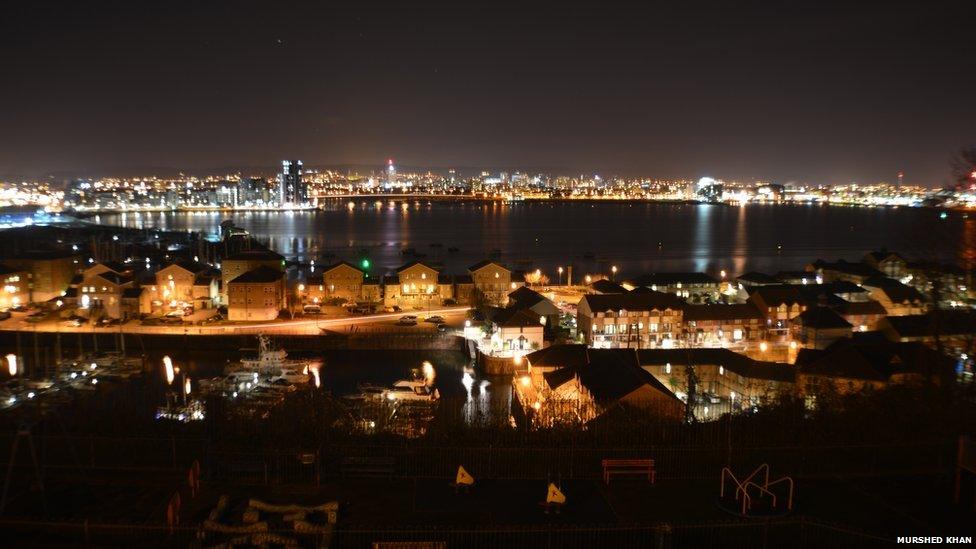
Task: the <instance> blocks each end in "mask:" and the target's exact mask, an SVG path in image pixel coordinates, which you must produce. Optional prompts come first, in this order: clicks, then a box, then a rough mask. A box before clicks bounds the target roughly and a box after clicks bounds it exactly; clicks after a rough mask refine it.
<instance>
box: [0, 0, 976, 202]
mask: <svg viewBox="0 0 976 549" xmlns="http://www.w3.org/2000/svg"><path fill="white" fill-rule="evenodd" d="M251 7H252V6H249V5H235V9H234V10H233V11H231V10H227V9H225V8H223V7H221V6H193V9H192V10H189V11H187V10H184V9H182V7H181V6H177V5H173V6H167V7H155V8H152V9H147V8H145V7H144V6H130V5H125V4H119V5H115V6H106V7H105V8H106V9H88V8H85V9H78V8H75V7H72V6H53V5H43V4H40V5H39V4H36V3H32V4H30V5H21V6H17V7H15V8H12V9H11V10H9V14H8V15H9V16H8V17H5V21H4V23H2V25H3V27H4V29H3V30H4V32H3V33H2V34H0V36H2V37H0V41H2V42H0V43H2V44H3V46H4V47H3V51H4V53H3V54H0V66H2V68H3V72H4V74H5V75H7V78H6V79H5V80H6V81H7V82H8V85H7V86H4V88H3V89H2V90H0V100H2V102H3V104H4V105H6V107H5V109H4V113H3V114H2V115H0V117H2V118H0V121H2V122H3V126H4V127H5V129H6V131H5V132H4V134H3V137H0V145H2V146H0V173H3V174H7V175H8V176H17V175H20V176H38V175H43V174H48V173H52V172H55V173H60V172H66V171H67V172H71V171H74V172H78V171H126V170H132V169H140V168H147V167H170V166H171V167H173V168H174V169H177V170H180V169H182V170H187V171H194V170H204V169H210V168H214V167H217V166H233V165H241V164H258V165H272V164H273V163H274V162H275V161H277V159H279V158H286V157H289V156H295V157H300V158H303V159H304V160H305V161H306V162H307V164H308V165H309V166H318V165H341V164H359V165H363V164H367V165H371V164H373V163H377V164H378V163H379V162H380V161H381V160H380V159H385V158H387V157H390V156H392V157H394V158H396V159H397V161H398V164H402V165H404V166H443V167H445V168H446V167H450V166H486V167H493V166H497V167H502V166H511V167H515V166H527V167H531V166H542V167H551V169H553V170H560V171H561V172H563V173H566V174H574V173H591V174H592V173H600V174H606V175H620V176H625V177H633V176H651V177H661V178H685V177H694V178H696V177H700V176H705V175H711V176H714V177H723V178H725V179H730V180H732V179H735V180H755V179H763V180H772V181H776V182H780V183H789V182H800V183H849V182H851V181H857V182H862V183H868V182H876V181H885V180H887V181H893V180H894V179H895V178H896V177H897V174H898V173H899V172H903V173H904V174H905V177H904V182H905V183H906V184H921V185H926V186H931V187H935V186H941V185H942V184H944V183H947V182H948V180H949V177H950V176H949V173H950V170H949V168H948V163H949V159H950V158H951V156H952V155H953V154H954V153H955V152H956V151H957V150H959V149H960V148H962V147H965V146H967V145H970V144H971V143H972V142H973V141H976V136H974V132H973V130H972V128H971V127H968V126H967V125H966V124H965V123H964V122H961V121H964V120H967V119H970V118H971V116H972V114H974V106H973V104H972V102H971V101H970V100H968V98H967V90H969V89H971V87H972V84H973V83H974V82H973V79H974V78H976V76H974V74H973V72H972V71H967V70H965V67H966V66H967V64H966V63H967V60H968V59H969V58H970V57H971V54H972V51H973V47H974V46H973V45H972V44H971V43H970V41H968V40H967V39H966V36H967V29H966V23H965V21H966V20H967V18H966V17H965V15H966V13H967V9H966V8H967V5H966V4H964V3H939V4H938V5H927V6H923V5H915V4H899V5H894V6H892V5H888V6H885V7H884V8H881V7H876V6H863V5H861V6H848V5H846V4H843V5H842V4H818V5H817V6H816V7H813V6H809V7H805V6H778V7H769V6H763V5H758V4H757V5H745V6H736V7H735V9H734V10H733V9H731V8H726V9H705V8H704V7H703V6H686V7H685V6H682V7H678V6H667V7H653V6H643V7H636V6H604V7H594V6H591V7H587V8H574V9H555V8H549V7H547V6H542V5H536V6H532V7H526V8H524V9H522V10H520V11H519V12H518V13H517V14H512V13H510V12H509V11H508V10H504V9H501V8H478V7H476V6H437V5H435V4H423V5H420V6H410V7H396V6H391V7H356V8H352V7H323V6H314V7H308V6H295V7H290V8H289V9H282V10H267V9H265V10H256V9H248V8H251ZM37 20H43V21H44V22H45V24H44V25H32V24H30V22H31V21H37ZM240 29H246V31H247V32H243V33H242V32H241V30H240ZM282 74H289V75H292V77H291V78H282V77H281V75H282ZM251 159H253V160H251Z"/></svg>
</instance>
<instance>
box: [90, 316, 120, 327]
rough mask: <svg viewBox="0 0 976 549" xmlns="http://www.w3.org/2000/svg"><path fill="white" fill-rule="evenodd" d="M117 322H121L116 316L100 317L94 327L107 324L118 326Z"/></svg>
mask: <svg viewBox="0 0 976 549" xmlns="http://www.w3.org/2000/svg"><path fill="white" fill-rule="evenodd" d="M119 324H122V321H121V320H119V319H118V318H102V319H100V320H99V321H98V322H96V323H95V327H97V328H108V327H109V326H118V325H119Z"/></svg>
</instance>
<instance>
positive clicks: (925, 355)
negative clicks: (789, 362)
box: [795, 340, 951, 381]
mask: <svg viewBox="0 0 976 549" xmlns="http://www.w3.org/2000/svg"><path fill="white" fill-rule="evenodd" d="M949 363H951V359H949V358H948V357H945V356H943V355H941V354H939V353H938V351H935V350H933V349H929V348H928V347H926V346H925V345H922V344H921V343H893V342H883V343H861V342H857V341H853V340H841V341H838V342H837V343H834V344H833V345H831V346H830V347H827V348H826V349H824V350H815V349H801V350H800V352H799V354H798V355H797V357H796V364H795V366H796V367H797V369H798V370H799V371H800V372H801V373H803V374H807V375H818V376H825V377H841V378H851V379H865V380H874V381H887V380H888V379H889V378H890V377H891V376H892V375H896V374H913V373H914V374H919V373H923V372H925V371H926V370H927V369H929V368H931V370H932V371H933V372H935V371H939V369H941V368H944V367H946V366H947V365H948V364H949Z"/></svg>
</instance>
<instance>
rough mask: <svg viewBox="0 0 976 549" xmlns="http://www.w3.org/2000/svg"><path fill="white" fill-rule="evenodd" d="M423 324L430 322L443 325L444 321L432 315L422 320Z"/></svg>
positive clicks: (438, 316) (442, 318)
mask: <svg viewBox="0 0 976 549" xmlns="http://www.w3.org/2000/svg"><path fill="white" fill-rule="evenodd" d="M424 322H432V323H434V324H444V322H445V321H444V317H442V316H440V315H432V316H428V317H427V318H426V319H424Z"/></svg>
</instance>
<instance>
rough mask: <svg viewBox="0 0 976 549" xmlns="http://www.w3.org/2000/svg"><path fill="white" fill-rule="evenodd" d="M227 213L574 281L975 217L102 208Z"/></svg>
mask: <svg viewBox="0 0 976 549" xmlns="http://www.w3.org/2000/svg"><path fill="white" fill-rule="evenodd" d="M350 204H353V206H352V207H350ZM228 218H231V219H233V220H234V221H235V222H236V223H237V224H239V225H241V226H243V227H244V228H246V229H247V230H248V231H249V232H250V233H251V234H253V235H255V236H256V237H257V238H259V239H261V240H262V241H264V242H266V243H267V244H268V245H270V246H271V247H272V248H274V249H275V250H277V251H279V252H281V253H282V254H284V255H286V256H288V257H292V258H298V259H301V260H308V259H312V258H318V259H342V258H344V259H350V258H352V259H355V258H356V257H358V256H359V255H360V250H363V249H365V250H366V252H367V253H368V254H369V255H370V257H371V259H372V262H373V264H374V265H375V266H376V269H377V270H378V271H380V272H382V271H386V270H390V269H394V268H396V267H398V266H399V265H402V264H403V263H405V262H406V261H408V260H410V259H412V258H413V257H414V256H407V255H404V254H403V253H402V252H403V250H404V249H407V248H413V249H414V250H415V251H416V252H417V253H418V254H422V255H423V256H424V257H423V259H425V260H427V261H430V262H434V263H441V264H443V265H444V267H445V269H446V270H447V271H449V272H452V273H458V274H460V273H464V272H466V269H467V267H468V266H469V265H471V264H473V263H475V262H477V261H480V260H481V259H484V258H485V257H488V256H490V255H492V254H493V252H495V251H497V252H498V253H499V255H498V256H497V257H499V259H501V260H502V261H504V262H506V263H508V264H509V265H511V266H512V267H514V268H524V269H529V268H532V269H534V268H542V269H543V270H545V271H548V272H550V273H551V274H552V275H553V276H554V271H555V268H556V266H559V265H569V264H572V265H573V266H574V278H575V279H576V280H579V279H580V278H581V277H582V276H583V275H584V274H587V273H602V272H606V271H607V270H608V269H609V266H610V265H611V264H615V265H617V266H618V267H619V268H620V270H621V272H622V273H623V275H630V274H632V273H637V272H645V271H691V270H694V271H706V272H711V273H717V272H719V271H720V270H726V271H728V272H729V273H730V274H737V273H742V272H744V271H747V270H761V271H778V270H790V269H799V268H802V267H803V266H804V265H805V264H807V263H809V262H811V261H813V260H814V259H817V258H824V259H835V258H840V259H848V260H859V259H860V258H861V257H863V255H864V254H865V253H866V252H868V251H870V250H875V249H879V248H881V247H887V248H888V249H891V250H898V251H900V252H902V253H904V254H906V255H909V256H913V257H914V256H925V257H927V258H931V259H941V260H943V261H955V260H957V259H959V258H960V257H967V255H972V253H973V252H972V251H970V252H968V253H967V252H965V250H966V249H969V250H972V247H973V244H972V240H973V239H972V238H968V236H969V235H971V233H972V231H971V230H969V229H971V228H972V223H970V224H969V225H968V226H964V224H963V221H964V220H963V219H962V216H959V215H955V216H950V217H949V219H947V220H945V221H940V220H939V219H938V212H936V211H934V210H927V209H913V208H898V209H886V208H852V207H824V206H791V205H777V206H772V205H769V206H764V205H749V206H723V205H692V204H662V203H643V202H635V203H626V202H601V203H589V202H525V203H520V204H513V205H510V204H503V203H497V202H491V203H482V202H473V201H430V202H427V201H416V200H409V201H404V200H384V201H377V200H376V199H374V198H363V199H353V200H348V199H344V200H329V201H325V203H324V204H323V210H322V211H316V212H288V213H282V212H239V213H234V214H228V213H216V212H205V213H188V212H142V213H137V212H132V213H126V214H111V215H110V214H104V215H101V216H100V220H101V222H103V223H110V224H119V225H124V226H127V227H137V228H145V227H158V228H164V229H169V230H177V231H185V230H200V231H205V232H211V233H216V232H217V229H218V227H219V224H220V222H221V220H224V219H228ZM780 245H782V248H781V249H780V248H779V246H780ZM452 247H453V248H457V251H449V248H452ZM933 256H934V257H933ZM553 276H550V278H553Z"/></svg>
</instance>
